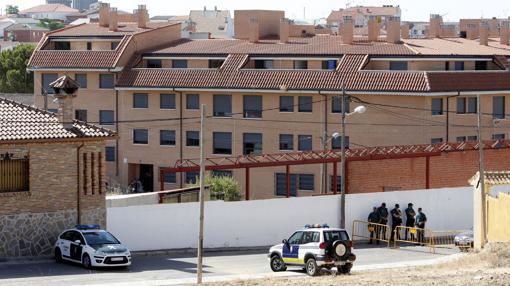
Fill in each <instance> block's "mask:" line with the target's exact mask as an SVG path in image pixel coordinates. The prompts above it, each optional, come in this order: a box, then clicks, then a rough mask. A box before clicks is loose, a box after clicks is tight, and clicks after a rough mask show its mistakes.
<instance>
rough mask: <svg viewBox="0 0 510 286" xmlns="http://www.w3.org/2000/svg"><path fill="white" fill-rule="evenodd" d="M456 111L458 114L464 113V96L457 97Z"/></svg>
mask: <svg viewBox="0 0 510 286" xmlns="http://www.w3.org/2000/svg"><path fill="white" fill-rule="evenodd" d="M457 113H458V114H464V113H466V98H465V97H459V98H457Z"/></svg>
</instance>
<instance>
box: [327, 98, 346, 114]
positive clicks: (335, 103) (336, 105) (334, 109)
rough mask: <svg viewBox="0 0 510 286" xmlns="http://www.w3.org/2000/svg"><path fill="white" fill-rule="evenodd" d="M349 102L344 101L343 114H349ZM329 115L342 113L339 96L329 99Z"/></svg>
mask: <svg viewBox="0 0 510 286" xmlns="http://www.w3.org/2000/svg"><path fill="white" fill-rule="evenodd" d="M349 105H350V102H349V100H347V99H346V100H345V112H349V110H350V106H349ZM331 113H342V97H341V96H333V98H332V99H331Z"/></svg>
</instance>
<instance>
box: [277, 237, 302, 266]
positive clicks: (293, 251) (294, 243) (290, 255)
mask: <svg viewBox="0 0 510 286" xmlns="http://www.w3.org/2000/svg"><path fill="white" fill-rule="evenodd" d="M302 236H303V232H302V231H297V232H295V233H294V234H293V235H291V237H290V238H289V239H288V240H287V243H284V244H283V247H282V258H283V261H284V262H285V263H289V264H303V261H302V259H299V245H300V244H301V238H302Z"/></svg>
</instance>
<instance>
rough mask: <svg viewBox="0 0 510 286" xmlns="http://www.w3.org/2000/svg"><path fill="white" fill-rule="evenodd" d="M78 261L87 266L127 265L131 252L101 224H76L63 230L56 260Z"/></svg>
mask: <svg viewBox="0 0 510 286" xmlns="http://www.w3.org/2000/svg"><path fill="white" fill-rule="evenodd" d="M64 260H66V261H71V262H78V263H81V264H82V265H83V267H85V268H87V269H88V268H92V267H108V266H110V267H111V266H117V267H127V266H129V265H131V252H130V251H129V249H128V248H127V247H125V246H124V245H122V244H121V243H120V241H119V240H118V239H117V238H115V236H113V235H112V234H111V233H109V232H108V231H105V230H101V229H100V226H99V225H76V226H75V228H73V229H68V230H65V231H64V232H62V233H61V234H60V235H59V236H58V239H57V242H56V243H55V261H57V262H62V261H64Z"/></svg>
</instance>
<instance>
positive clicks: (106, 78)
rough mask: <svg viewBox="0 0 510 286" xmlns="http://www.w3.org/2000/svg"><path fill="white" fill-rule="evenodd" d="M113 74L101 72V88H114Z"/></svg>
mask: <svg viewBox="0 0 510 286" xmlns="http://www.w3.org/2000/svg"><path fill="white" fill-rule="evenodd" d="M113 85H114V84H113V74H106V73H103V74H100V75H99V88H104V89H113Z"/></svg>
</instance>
